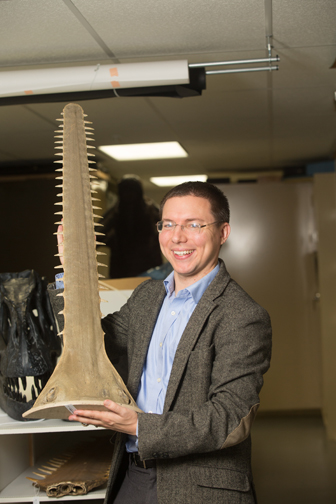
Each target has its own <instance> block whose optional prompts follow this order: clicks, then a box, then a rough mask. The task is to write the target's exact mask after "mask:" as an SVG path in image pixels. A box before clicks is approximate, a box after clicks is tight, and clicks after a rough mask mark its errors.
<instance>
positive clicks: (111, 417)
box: [69, 400, 138, 436]
mask: <svg viewBox="0 0 336 504" xmlns="http://www.w3.org/2000/svg"><path fill="white" fill-rule="evenodd" d="M104 406H105V408H107V409H108V410H109V411H96V410H76V411H75V413H74V414H73V415H70V416H69V420H75V421H76V422H81V423H82V424H88V425H95V426H96V427H104V428H105V429H111V430H114V431H117V432H123V433H125V434H130V435H134V436H135V435H136V428H137V422H138V414H137V413H136V411H134V410H132V409H130V408H125V407H124V406H120V405H119V404H117V403H115V402H113V401H110V400H106V401H104Z"/></svg>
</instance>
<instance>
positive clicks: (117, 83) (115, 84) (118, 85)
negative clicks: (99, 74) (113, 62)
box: [111, 80, 120, 88]
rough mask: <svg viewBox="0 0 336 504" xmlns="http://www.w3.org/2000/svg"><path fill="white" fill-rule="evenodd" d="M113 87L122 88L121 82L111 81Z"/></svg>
mask: <svg viewBox="0 0 336 504" xmlns="http://www.w3.org/2000/svg"><path fill="white" fill-rule="evenodd" d="M111 86H112V87H113V88H116V87H120V82H118V81H116V80H113V81H111Z"/></svg>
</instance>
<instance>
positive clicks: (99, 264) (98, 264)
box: [97, 262, 107, 268]
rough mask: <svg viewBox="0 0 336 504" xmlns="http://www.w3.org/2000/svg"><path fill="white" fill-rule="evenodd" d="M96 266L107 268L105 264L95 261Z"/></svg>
mask: <svg viewBox="0 0 336 504" xmlns="http://www.w3.org/2000/svg"><path fill="white" fill-rule="evenodd" d="M97 266H104V267H105V268H107V264H104V263H100V262H97Z"/></svg>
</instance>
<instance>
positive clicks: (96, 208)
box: [55, 203, 102, 210]
mask: <svg viewBox="0 0 336 504" xmlns="http://www.w3.org/2000/svg"><path fill="white" fill-rule="evenodd" d="M55 205H56V203H55ZM92 208H93V210H102V207H100V206H93V205H92Z"/></svg>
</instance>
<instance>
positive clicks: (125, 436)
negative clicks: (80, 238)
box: [69, 182, 271, 504]
mask: <svg viewBox="0 0 336 504" xmlns="http://www.w3.org/2000/svg"><path fill="white" fill-rule="evenodd" d="M161 212H162V213H161V219H162V220H161V221H160V222H159V223H158V231H159V242H160V246H161V251H162V253H163V254H164V255H165V257H166V258H167V260H168V261H169V262H170V263H171V265H172V266H173V272H172V273H171V275H169V276H168V277H167V279H166V280H165V281H164V285H163V284H162V282H161V281H153V280H149V281H147V282H144V283H142V284H141V285H140V286H139V287H137V289H135V291H134V292H133V294H132V296H131V297H130V299H129V300H128V302H127V303H126V304H125V305H124V306H123V307H122V308H121V310H120V311H119V312H117V313H114V314H111V315H108V316H107V317H106V318H105V319H103V321H102V326H103V329H104V331H105V334H106V341H107V345H108V346H109V347H110V348H113V349H114V351H115V355H118V354H119V355H121V354H122V353H123V352H127V356H128V369H129V375H128V380H127V387H128V389H129V391H130V393H131V394H132V395H133V396H134V397H135V398H136V401H137V404H138V406H139V408H140V409H141V410H142V411H143V413H139V414H138V413H136V412H134V411H133V410H130V409H127V408H124V407H122V406H120V405H117V404H116V403H113V402H112V401H106V402H105V406H106V407H107V408H108V409H109V411H108V412H98V411H94V412H93V411H77V412H75V414H74V415H71V416H70V417H69V419H70V420H76V421H79V422H83V423H88V424H92V425H96V426H103V427H105V428H107V429H112V430H114V431H117V432H118V435H117V436H116V440H115V447H114V452H113V459H112V465H111V472H110V479H109V484H108V489H107V497H106V502H110V503H112V502H113V503H115V504H121V503H122V504H128V503H132V504H137V503H139V504H140V503H141V504H144V503H150V504H154V503H155V504H156V503H158V504H168V503H169V504H172V503H173V504H188V503H193V504H195V503H196V504H197V503H199V504H200V503H205V502H211V503H212V504H216V503H217V504H219V503H228V504H234V503H246V504H252V503H255V502H256V497H255V492H254V487H253V481H252V473H251V461H250V456H251V454H250V450H251V447H250V429H251V425H252V421H253V418H254V416H255V414H256V412H257V409H258V405H259V397H258V394H259V391H260V389H261V387H262V383H263V378H262V375H263V374H264V373H265V372H266V371H267V369H268V367H269V362H270V353H271V327H270V320H269V317H268V314H267V313H266V311H265V310H264V309H263V308H261V307H260V306H259V305H258V304H257V303H256V302H255V301H253V300H252V299H251V298H250V297H249V296H248V294H247V293H246V292H245V291H244V290H243V289H242V288H241V287H239V286H238V285H237V284H236V283H235V282H234V280H232V279H231V278H230V275H229V274H228V272H227V271H226V268H225V265H224V263H223V261H221V260H219V259H218V255H219V251H220V248H221V246H222V244H223V243H224V242H225V241H226V240H227V238H228V237H229V233H230V225H229V206H228V202H227V199H226V197H225V196H224V195H223V193H222V192H221V191H220V190H219V189H218V188H216V187H215V186H213V185H211V184H208V183H201V182H187V183H185V184H181V185H180V186H177V187H175V188H173V189H172V190H170V191H169V192H168V193H167V195H166V196H165V198H164V199H163V202H162V204H161ZM125 447H126V449H125ZM127 464H128V467H127Z"/></svg>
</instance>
